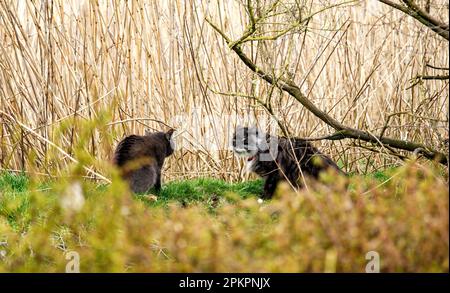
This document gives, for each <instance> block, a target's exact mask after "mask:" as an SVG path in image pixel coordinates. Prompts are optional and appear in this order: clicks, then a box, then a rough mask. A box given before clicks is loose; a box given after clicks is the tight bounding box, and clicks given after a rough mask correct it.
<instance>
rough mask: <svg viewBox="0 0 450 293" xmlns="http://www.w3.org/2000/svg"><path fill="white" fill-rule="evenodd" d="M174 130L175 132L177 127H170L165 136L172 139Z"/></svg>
mask: <svg viewBox="0 0 450 293" xmlns="http://www.w3.org/2000/svg"><path fill="white" fill-rule="evenodd" d="M174 132H175V129H173V128H171V129H169V131H167V132H166V134H165V136H166V139H167V140H168V141H171V139H172V135H173V133H174Z"/></svg>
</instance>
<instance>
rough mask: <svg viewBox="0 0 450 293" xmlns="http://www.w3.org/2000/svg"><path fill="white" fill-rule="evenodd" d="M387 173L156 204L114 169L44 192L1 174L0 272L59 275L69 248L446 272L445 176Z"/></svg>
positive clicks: (240, 262)
mask: <svg viewBox="0 0 450 293" xmlns="http://www.w3.org/2000/svg"><path fill="white" fill-rule="evenodd" d="M74 170H77V168H74ZM74 172H76V171H74ZM389 172H390V173H389V174H387V175H386V178H388V179H387V180H384V181H382V182H380V180H375V179H373V178H370V177H362V176H352V177H350V178H348V179H345V178H340V177H336V176H335V175H333V174H328V175H325V176H323V178H322V180H321V181H322V182H317V183H311V184H309V185H308V188H307V189H306V188H305V189H303V190H301V191H300V192H298V193H295V192H293V191H291V190H290V189H289V188H288V187H287V186H283V185H281V186H280V187H279V189H278V192H277V196H276V198H275V199H273V200H272V201H265V202H263V203H258V201H257V198H256V197H255V196H239V195H237V193H236V192H234V191H236V190H234V191H233V190H232V192H229V193H228V192H223V193H221V194H215V193H211V194H209V195H208V193H204V194H202V196H203V200H199V201H195V200H192V201H190V202H189V204H185V203H184V202H182V201H167V202H166V204H165V205H161V204H159V205H158V204H157V205H152V204H149V202H147V201H145V200H140V197H139V196H132V195H131V194H130V193H129V191H128V190H127V187H126V185H125V184H124V183H123V182H122V181H121V180H120V179H118V177H117V176H115V175H114V174H112V177H113V180H112V184H110V185H106V186H101V187H98V186H97V185H95V184H94V183H93V182H90V181H85V180H83V179H82V178H81V177H80V178H79V179H76V176H75V177H72V178H75V179H70V180H68V181H66V182H63V181H62V180H59V181H58V182H55V183H51V184H49V186H47V187H46V188H42V185H38V184H37V183H33V182H32V180H31V182H29V183H28V182H27V181H26V180H23V179H19V180H14V179H12V178H9V177H7V176H6V177H5V176H2V178H3V179H2V181H1V180H0V188H1V192H0V207H1V209H0V252H1V253H0V271H2V272H64V271H65V268H66V265H67V263H68V262H69V260H67V259H66V256H67V253H68V252H70V251H75V252H77V253H78V254H79V256H80V271H81V272H324V271H326V272H364V271H365V267H366V264H367V262H368V260H366V257H365V256H366V254H367V253H368V252H369V251H376V252H378V254H379V256H380V262H381V263H380V265H381V271H382V272H406V271H407V272H448V266H449V263H448V258H449V254H448V253H449V250H448V249H449V228H448V219H449V214H448V196H449V193H448V182H447V181H446V179H445V177H443V176H442V174H440V172H439V170H436V169H434V168H433V167H430V166H423V165H419V164H417V163H409V164H407V165H405V166H403V167H400V168H398V169H395V170H391V171H389ZM5 178H6V179H5ZM14 182H16V183H14ZM17 182H19V183H17ZM20 182H21V183H20ZM200 182H201V185H200V186H203V187H202V188H203V189H204V188H205V187H204V185H205V184H206V185H207V183H208V181H204V180H203V181H202V180H201V181H200ZM205 182H206V183H205ZM210 183H211V182H210ZM216 183H217V182H216ZM211 184H213V183H211ZM24 185H27V187H26V188H24ZM177 186H178V187H177ZM179 186H180V185H175V187H171V188H172V189H174V192H177V190H178V191H179V190H180V187H179ZM252 188H253V189H255V188H256V187H252ZM25 189H27V191H24V190H25ZM203 189H202V190H203ZM168 190H170V188H169V189H166V191H164V189H163V191H162V193H163V194H164V196H165V197H168V196H170V193H169V191H168ZM212 190H214V191H216V189H214V188H213V189H212ZM255 190H257V188H256V189H255ZM164 192H165V193H164ZM186 196H187V195H186ZM208 196H210V197H211V200H213V202H214V204H211V200H210V199H209V198H208ZM212 197H214V199H213V198H212Z"/></svg>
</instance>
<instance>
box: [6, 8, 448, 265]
mask: <svg viewBox="0 0 450 293" xmlns="http://www.w3.org/2000/svg"><path fill="white" fill-rule="evenodd" d="M447 11H448V1H447V0H415V1H410V0H408V1H406V0H402V1H399V0H379V1H365V0H361V1H358V0H342V1H335V0H323V1H314V0H258V1H197V0H187V1H180V0H171V1H166V0H161V1H137V0H130V1H119V0H109V1H85V0H81V1H43V0H37V1H18V0H10V1H0V35H1V36H2V41H1V42H0V48H1V54H0V68H1V70H0V271H1V272H64V271H67V265H68V263H69V262H70V261H69V259H70V257H68V256H69V254H70V253H72V252H73V253H76V254H77V255H79V261H80V270H81V271H82V272H261V271H264V272H324V271H326V272H364V271H365V269H366V265H367V262H368V260H367V259H366V256H367V253H368V252H376V253H378V254H379V257H380V261H381V267H380V269H381V271H382V272H448V271H449V253H448V248H449V227H448V222H449V216H448V211H449V209H448V200H449V191H448V168H447V169H446V166H445V164H444V163H445V162H446V161H447V158H448V130H449V124H448V123H449V121H448V117H449V110H448V109H449V107H448V106H449V94H448V90H449V77H448V71H449V68H448V64H449V51H448V25H447V23H448V22H449V21H448V13H447ZM241 123H252V124H260V125H259V126H262V127H264V128H270V126H273V125H272V124H274V125H275V128H276V129H273V128H272V129H271V130H270V131H269V132H270V133H272V134H287V135H293V136H296V137H304V138H308V139H310V140H311V141H314V142H313V144H314V145H315V146H317V147H319V148H320V150H322V151H323V152H324V153H326V154H329V155H330V156H331V157H332V158H333V159H334V160H335V161H336V162H338V164H339V166H341V167H342V168H343V169H344V170H345V171H346V172H348V173H350V174H351V176H349V178H340V177H333V176H332V175H330V174H325V175H324V176H323V178H322V179H321V182H308V185H307V186H306V187H305V188H303V189H302V190H300V191H298V192H295V191H293V190H291V189H289V188H288V187H287V186H284V185H281V186H279V189H278V191H277V195H276V196H275V198H274V199H273V200H270V201H261V200H258V198H257V195H258V194H260V192H261V189H262V181H261V180H255V178H254V177H251V176H249V175H248V174H246V173H245V172H244V164H245V161H244V160H240V159H238V158H237V157H236V156H235V155H234V154H233V153H232V152H231V150H230V148H229V146H230V137H231V134H232V132H233V130H234V128H235V126H236V125H238V124H241ZM169 126H170V127H172V128H175V129H177V132H176V133H177V135H176V139H175V140H176V145H178V147H177V148H176V151H175V153H174V154H173V155H172V156H171V157H170V158H168V160H167V161H166V164H165V166H164V170H163V177H164V180H163V182H166V183H167V184H165V185H164V186H163V188H162V190H160V191H159V192H150V193H149V194H138V195H132V194H131V193H130V192H129V190H128V189H127V186H126V184H125V183H124V182H123V181H122V180H121V179H120V177H119V176H118V171H117V170H116V169H115V168H113V167H112V165H111V156H112V154H113V150H114V147H115V146H116V145H117V142H118V141H119V140H120V139H122V138H123V137H124V136H125V135H129V134H143V133H144V130H146V129H150V130H166V129H167V127H169ZM272 130H273V131H272ZM421 156H423V157H426V158H429V159H434V160H435V161H439V162H441V163H442V164H437V163H436V162H433V161H429V160H423V158H422V157H421Z"/></svg>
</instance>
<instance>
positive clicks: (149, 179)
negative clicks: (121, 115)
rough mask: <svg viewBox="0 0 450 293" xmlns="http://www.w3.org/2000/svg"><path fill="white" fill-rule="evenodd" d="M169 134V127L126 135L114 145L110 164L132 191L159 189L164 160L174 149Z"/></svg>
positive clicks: (170, 133) (170, 131) (141, 191)
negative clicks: (112, 159)
mask: <svg viewBox="0 0 450 293" xmlns="http://www.w3.org/2000/svg"><path fill="white" fill-rule="evenodd" d="M173 133H174V130H173V129H171V130H169V131H167V132H154V133H147V134H146V135H144V136H140V135H130V136H127V137H125V138H124V139H123V140H122V141H120V143H119V144H118V145H117V148H116V151H115V153H114V164H115V165H116V166H118V167H119V169H120V170H121V175H122V176H123V178H124V179H125V180H127V181H128V183H129V185H130V188H131V190H132V191H133V192H134V193H143V192H147V191H148V190H149V189H150V188H152V187H155V189H156V190H159V189H161V169H162V167H163V164H164V160H165V158H167V157H168V156H170V155H171V154H172V153H173V151H174V143H173V140H172V135H173Z"/></svg>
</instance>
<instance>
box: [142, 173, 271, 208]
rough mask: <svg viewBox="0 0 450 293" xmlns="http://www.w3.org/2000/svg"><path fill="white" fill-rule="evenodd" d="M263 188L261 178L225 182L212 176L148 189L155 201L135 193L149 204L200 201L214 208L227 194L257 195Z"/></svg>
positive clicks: (173, 182)
mask: <svg viewBox="0 0 450 293" xmlns="http://www.w3.org/2000/svg"><path fill="white" fill-rule="evenodd" d="M262 188H263V181H262V180H254V181H246V182H240V183H234V184H233V183H227V182H225V181H222V180H219V179H213V178H198V179H192V180H184V181H172V182H168V183H167V184H165V185H163V186H162V188H161V190H160V191H159V192H156V191H154V190H153V191H150V194H154V195H155V196H157V198H158V200H157V201H151V200H148V199H147V197H146V195H136V196H137V197H138V198H139V199H142V200H143V201H145V202H146V203H148V205H149V206H165V205H167V204H168V203H170V202H178V203H180V204H182V205H183V206H186V205H190V204H196V203H201V204H205V205H207V206H208V207H211V208H214V206H215V205H216V204H217V202H218V201H220V200H221V199H222V198H223V197H224V196H226V195H227V194H231V193H232V194H237V195H238V196H239V197H241V198H248V197H250V196H258V194H261V192H262Z"/></svg>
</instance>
